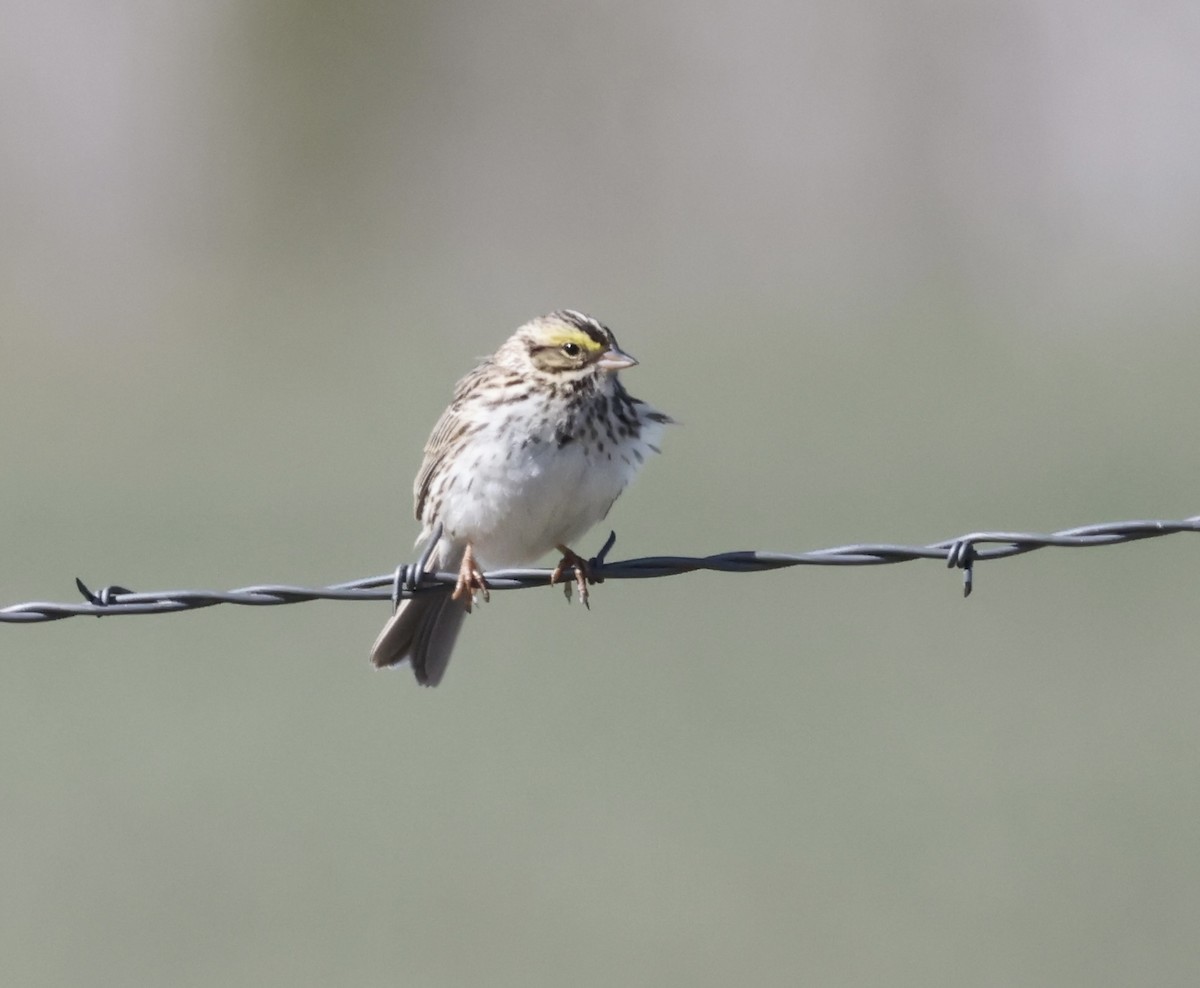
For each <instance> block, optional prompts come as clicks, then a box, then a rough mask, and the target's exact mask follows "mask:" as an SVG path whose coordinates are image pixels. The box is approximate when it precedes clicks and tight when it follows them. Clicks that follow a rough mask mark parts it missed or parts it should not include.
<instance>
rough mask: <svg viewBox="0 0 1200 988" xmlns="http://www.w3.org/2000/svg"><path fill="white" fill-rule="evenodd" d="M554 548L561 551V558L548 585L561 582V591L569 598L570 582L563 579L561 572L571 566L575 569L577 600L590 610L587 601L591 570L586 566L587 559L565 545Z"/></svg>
mask: <svg viewBox="0 0 1200 988" xmlns="http://www.w3.org/2000/svg"><path fill="white" fill-rule="evenodd" d="M554 548H556V549H557V550H558V551H559V552H561V553H562V559H561V560H560V561H559V564H558V565H557V566H555V567H554V572H553V573H551V574H550V585H551V586H554V584H556V583H560V582H561V583H563V584H564V586H563V593H564V594H566V597H567V600H570V599H571V584H570V582H569V581H565V580H563V574H564V573H565V571H566V570H567V569H568V568H573V569H574V570H575V585H576V586H577V587H579V601H580V603H582V604H583V606H584V607H586V608H587V609H588V610H589V611H590V610H591V609H592V607H591V605H590V604H589V603H588V584H589V583H590V582H592V571H591V569H590V568H589V567H588V561H587V560H586V559H584V558H583V556H581V555H579V553H577V552H576V551H575V550H574V549H571V548H568V547H567V546H565V545H556V546H555V547H554Z"/></svg>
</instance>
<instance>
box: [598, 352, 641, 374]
mask: <svg viewBox="0 0 1200 988" xmlns="http://www.w3.org/2000/svg"><path fill="white" fill-rule="evenodd" d="M596 366H597V367H599V368H600V369H601V370H606V371H619V370H624V369H625V368H626V367H635V366H637V361H636V360H634V359H633V357H631V356H629V354H627V353H626V352H625V351H624V350H621V349H619V348H617V347H612V348H611V349H609V350H605V351H604V353H602V354H601V355H600V359H599V360H597V361H596Z"/></svg>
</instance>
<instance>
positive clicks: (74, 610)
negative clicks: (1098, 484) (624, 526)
mask: <svg viewBox="0 0 1200 988" xmlns="http://www.w3.org/2000/svg"><path fill="white" fill-rule="evenodd" d="M1181 532H1200V515H1198V516H1195V517H1192V518H1184V519H1182V520H1180V521H1154V520H1138V521H1120V522H1109V523H1104V524H1098V525H1082V526H1079V527H1077V528H1067V529H1063V530H1062V531H1059V532H1050V533H1048V534H1040V533H1036V532H971V533H968V534H967V535H960V536H958V537H957V538H953V539H945V540H943V541H941V542H933V543H930V544H929V545H921V546H914V545H899V544H891V543H856V544H854V545H842V546H835V547H833V548H829V549H817V550H814V551H812V552H802V553H787V552H773V551H755V550H748V551H735V552H722V553H717V554H716V555H711V556H644V557H642V558H639V559H624V560H621V561H619V562H609V561H608V560H607V559H606V557H607V555H608V553H609V551H610V550H611V549H612V546H613V543H614V542H615V541H616V534H615V533H610V534H609V537H608V540H607V541H606V542H605V543H604V546H603V547H602V548H601V550H600V552H598V553H597V554H596V556H594V557H593V558H592V559H590V560H589V561H588V566H589V569H590V570H591V575H592V576H593V577H594V578H595V581H596V582H601V581H603V580H646V579H657V578H659V577H664V576H677V575H679V574H681V573H693V572H696V571H697V570H711V571H715V572H721V573H753V572H761V571H764V570H773V569H783V568H785V567H788V566H879V565H887V564H891V563H903V562H910V561H912V560H917V559H937V560H941V561H942V562H944V563H945V564H946V565H947V566H949V567H950V568H952V569H959V570H961V571H962V573H963V595H964V596H967V595H969V594H970V593H971V589H972V586H973V576H974V570H975V566H976V565H977V564H978V563H981V562H987V561H991V560H994V559H1005V558H1007V557H1009V556H1018V555H1022V554H1024V553H1027V552H1033V551H1035V550H1038V549H1048V548H1089V547H1095V546H1109V545H1121V544H1123V543H1126V542H1137V541H1140V540H1142V539H1151V538H1160V537H1162V536H1167V535H1176V534H1179V533H1181ZM438 536H439V533H438V532H435V533H434V536H433V538H431V539H430V541H429V543H428V545H427V546H426V548H425V550H424V551H423V552H422V553H421V556H420V557H419V558H418V560H417V561H416V562H415V563H405V564H402V565H400V566H399V567H397V569H396V571H395V572H394V573H391V574H386V575H384V576H372V577H367V578H365V579H359V580H350V581H348V582H346V583H335V584H333V585H331V586H327V587H298V586H291V585H288V584H274V583H268V584H261V585H258V586H251V587H241V588H238V589H235V590H226V591H214V590H159V591H150V592H144V593H139V592H137V591H134V590H129V589H127V588H125V587H121V586H108V587H105V588H103V589H102V590H99V591H96V592H93V591H92V590H90V589H88V587H87V586H86V585H85V584H84V583H83V581H82V580H79V579H76V581H75V585H76V586H77V587H78V588H79V592H80V593H81V594H82V595H83V597H84V600H83V601H81V602H78V603H54V602H47V601H31V602H29V603H25V604H13V605H11V606H9V607H5V608H2V609H0V622H10V623H16V624H27V623H37V622H42V621H59V620H62V619H63V618H69V617H79V616H83V615H90V616H93V617H108V616H112V615H117V614H171V613H175V612H178V611H192V610H198V609H199V608H202V607H213V606H215V605H217V604H241V605H244V606H251V607H273V606H277V605H279V604H299V603H302V602H304V601H309V600H391V601H392V602H393V603H396V602H398V601H400V600H401V599H404V598H407V597H412V596H414V595H415V594H418V593H446V592H448V591H449V590H450V588H452V587H453V586H454V584H455V582H456V580H457V579H458V574H457V573H449V572H443V571H438V572H434V573H431V572H426V570H425V565H426V563H427V562H428V560H429V556H430V553H431V551H432V547H433V546H434V545H435V544H436V542H437V538H438ZM551 572H552V571H551V570H548V569H501V570H494V571H492V572H489V573H486V574H485V578H486V579H487V582H488V586H489V587H490V588H491V589H492V590H525V589H529V588H531V587H544V586H546V585H547V584H548V582H549V580H550V574H551ZM565 573H566V574H567V575H568V576H570V575H573V570H572V569H569V568H568V569H567V570H566V571H565ZM567 586H568V587H569V586H570V583H569V582H568V583H567Z"/></svg>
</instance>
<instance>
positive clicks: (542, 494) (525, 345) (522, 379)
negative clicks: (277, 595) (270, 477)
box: [371, 309, 672, 686]
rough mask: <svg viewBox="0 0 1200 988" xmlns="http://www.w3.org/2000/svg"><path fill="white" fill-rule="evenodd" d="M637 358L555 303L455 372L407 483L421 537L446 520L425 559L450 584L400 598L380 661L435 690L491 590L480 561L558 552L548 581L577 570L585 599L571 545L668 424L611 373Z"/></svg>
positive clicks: (506, 563)
mask: <svg viewBox="0 0 1200 988" xmlns="http://www.w3.org/2000/svg"><path fill="white" fill-rule="evenodd" d="M636 363H637V361H636V360H634V359H633V357H631V356H629V354H627V353H625V352H624V351H623V350H622V349H621V348H620V347H618V346H617V341H616V339H615V338H614V337H613V334H612V332H611V331H610V330H609V329H608V328H607V327H605V326H603V325H601V324H600V323H599V322H597V321H596V320H595V319H592V318H591V317H590V316H585V315H583V313H581V312H575V311H573V310H571V309H560V310H559V311H557V312H552V313H551V314H550V315H548V316H542V317H541V318H539V319H534V320H533V321H532V322H528V323H526V324H525V325H524V326H522V327H521V328H520V329H518V330H517V331H516V332H515V333H514V334H513V335H512V336H511V337H510V338H509V339H508V340H507V341H506V342H505V343H504V345H503V346H501V347H500V349H499V350H497V351H496V352H495V353H494V354H493V355H492V356H491V357H488V358H487V359H486V360H485V361H484V362H483V363H481V364H480V365H479V366H478V367H476V368H475V369H474V370H473V371H471V373H469V374H468V375H467V376H466V377H464V378H463V379H462V380H461V381H459V382H458V386H457V387H456V388H455V390H454V399H453V400H452V401H451V402H450V406H449V407H448V408H447V409H446V410H445V411H444V412H443V413H442V417H441V418H440V419H438V422H437V425H435V426H434V427H433V433H432V434H431V435H430V437H429V441H428V442H427V443H426V444H425V459H424V461H423V462H422V463H421V470H420V472H419V473H418V474H417V479H416V481H415V482H414V484H413V497H414V500H415V502H416V515H417V520H418V521H419V522H420V523H421V525H422V531H421V535H420V537H419V538H418V540H417V543H418V545H419V544H421V543H422V542H424V541H425V540H427V539H429V538H430V537H431V536H432V534H433V532H434V530H435V529H436V528H437V526H438V524H439V523H440V524H441V525H442V535H441V538H440V540H439V541H438V544H437V547H436V548H435V549H434V552H433V555H432V557H431V558H430V561H429V567H428V568H429V569H430V570H434V569H440V570H451V571H453V570H455V569H457V570H458V572H459V577H458V584H457V586H456V587H455V588H454V592H453V593H452V594H446V593H424V594H419V595H418V596H416V597H412V598H410V599H408V600H405V601H404V602H403V603H401V604H400V607H399V608H398V609H397V610H396V612H395V613H394V614H393V615H392V617H391V620H389V621H388V623H387V624H386V625H385V626H384V628H383V631H381V632H380V633H379V637H378V638H377V639H376V640H375V646H374V648H373V649H372V650H371V660H372V661H373V662H374V663H375V665H377V666H390V665H395V664H397V663H399V662H403V661H405V660H406V659H407V660H408V661H410V662H411V663H412V667H413V672H414V673H415V674H416V677H417V682H419V683H422V684H424V685H426V686H436V685H437V684H438V682H439V681H440V680H441V678H442V674H443V673H444V672H445V671H446V663H447V662H449V661H450V652H451V650H452V649H453V647H454V640H455V638H457V637H458V632H459V629H460V628H461V626H462V621H463V616H464V615H465V614H467V613H468V612H469V611H470V610H471V603H472V600H473V597H474V594H475V593H476V592H477V591H479V592H482V594H483V596H484V598H485V599H486V598H487V583H486V581H485V580H484V578H483V573H484V571H486V570H489V569H497V568H508V567H513V566H526V565H529V564H530V563H532V562H534V561H535V560H536V559H538V558H539V557H541V556H542V555H544V554H545V553H547V552H549V551H550V550H551V549H557V550H558V551H559V552H561V553H562V556H563V558H562V562H560V563H559V565H558V567H557V568H556V569H555V571H554V574H553V575H552V576H551V580H550V582H551V583H554V582H556V581H557V580H558V579H561V577H562V575H563V573H564V571H565V570H566V569H567V568H568V567H574V569H575V578H576V581H577V583H578V585H579V592H580V597H581V598H582V599H583V601H584V602H585V603H586V602H587V564H586V563H585V561H584V560H583V559H582V558H580V557H579V556H577V555H576V554H575V553H574V552H573V551H572V550H571V549H570V548H568V543H570V542H571V541H572V540H573V539H577V538H579V536H581V535H582V534H583V533H584V532H586V531H587V530H588V529H589V528H591V527H592V525H594V524H595V523H596V522H598V521H599V520H600V519H601V518H603V517H604V516H605V515H606V514H608V509H609V508H611V507H612V504H613V502H614V501H615V500H616V499H617V496H618V495H619V494H620V493H621V491H622V490H624V488H625V485H626V484H628V483H629V481H630V480H632V479H633V476H634V474H636V473H637V472H638V470H639V469H640V468H641V465H642V463H643V462H644V461H645V459H646V456H647V455H648V454H649V453H652V452H653V453H657V452H658V451H659V450H658V443H659V439H660V437H661V435H662V432H663V427H664V426H665V425H666V424H667V423H669V422H671V421H672V420H671V418H670V416H668V415H664V414H663V413H662V412H658V411H655V410H654V409H653V408H651V407H650V406H649V405H647V404H646V403H645V402H644V401H640V400H638V399H637V398H633V397H630V395H629V392H627V391H626V390H625V389H624V387H622V386H621V382H620V381H619V380H618V378H617V372H618V371H620V370H624V369H625V368H626V367H632V366H634V365H635V364H636ZM568 587H569V584H568Z"/></svg>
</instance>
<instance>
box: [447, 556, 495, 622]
mask: <svg viewBox="0 0 1200 988" xmlns="http://www.w3.org/2000/svg"><path fill="white" fill-rule="evenodd" d="M477 592H478V593H481V594H483V599H484V601H485V602H487V601H490V600H491V599H492V595H491V594H490V593H489V592H488V585H487V580H485V579H484V578H483V570H481V569H480V568H479V566H478V564H477V563H476V562H475V553H474V552H473V551H472V550H471V546H470V544H468V545H467V550H466V552H464V553H463V558H462V565H461V566H460V567H459V568H458V582H457V583H456V584H454V592H453V593H452V594H450V599H451V600H461V601H462V605H463V607H464V608H465V609H466V612H467V613H468V614H470V613H471V608H472V606H473V605H474V604H475V594H476V593H477Z"/></svg>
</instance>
